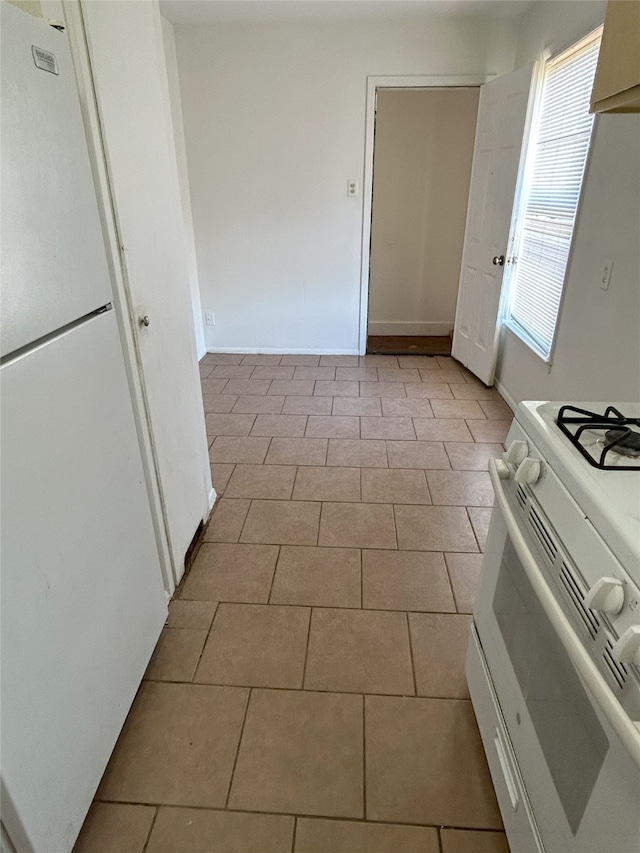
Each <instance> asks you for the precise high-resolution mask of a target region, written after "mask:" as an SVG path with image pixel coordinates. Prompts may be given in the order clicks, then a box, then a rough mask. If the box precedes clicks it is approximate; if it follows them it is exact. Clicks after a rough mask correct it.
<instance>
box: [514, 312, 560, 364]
mask: <svg viewBox="0 0 640 853" xmlns="http://www.w3.org/2000/svg"><path fill="white" fill-rule="evenodd" d="M502 325H503V326H504V328H505V329H506V330H507V331H508V332H510V333H511V335H513V337H515V338H517V339H518V340H519V341H520V342H521V343H523V344H524V345H525V346H526V347H527V349H529V350H531V352H532V353H533V354H534V355H535V356H537V357H538V358H539V359H540V361H542V362H543V363H544V364H546V365H547V369H548V370H551V363H552V360H551V353H546V352H545V351H544V350H543V349H542V347H541V346H540V345H539V344H537V343H536V342H535V341H534V340H533V338H532V337H531V336H530V335H528V334H527V333H526V332H525V330H524V329H523V328H522V327H521V326H518V325H517V324H516V323H514V322H513V321H511V320H503V322H502Z"/></svg>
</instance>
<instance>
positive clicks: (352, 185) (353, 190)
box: [347, 180, 360, 198]
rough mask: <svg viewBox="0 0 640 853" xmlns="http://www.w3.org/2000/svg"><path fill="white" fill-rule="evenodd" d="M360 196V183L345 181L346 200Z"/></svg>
mask: <svg viewBox="0 0 640 853" xmlns="http://www.w3.org/2000/svg"><path fill="white" fill-rule="evenodd" d="M359 195H360V181H354V180H350V181H347V198H357V197H358V196H359Z"/></svg>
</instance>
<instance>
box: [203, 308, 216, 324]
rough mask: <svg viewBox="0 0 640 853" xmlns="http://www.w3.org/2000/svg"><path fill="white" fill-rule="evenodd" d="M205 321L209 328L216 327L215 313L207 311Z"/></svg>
mask: <svg viewBox="0 0 640 853" xmlns="http://www.w3.org/2000/svg"><path fill="white" fill-rule="evenodd" d="M204 321H205V323H206V324H207V326H215V324H216V317H215V314H214V313H213V311H205V312H204Z"/></svg>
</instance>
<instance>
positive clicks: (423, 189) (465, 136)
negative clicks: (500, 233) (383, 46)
mask: <svg viewBox="0 0 640 853" xmlns="http://www.w3.org/2000/svg"><path fill="white" fill-rule="evenodd" d="M474 82H475V81H474ZM479 91H480V90H479V86H477V85H475V86H457V87H453V86H446V87H444V86H441V87H434V86H430V87H415V86H413V87H406V86H399V87H398V86H388V87H383V86H380V87H378V88H377V90H376V109H375V128H374V133H373V152H372V175H371V178H372V180H371V185H372V190H371V223H370V227H371V230H370V246H369V247H368V249H369V269H368V280H367V291H368V294H367V295H368V312H367V316H366V351H367V352H371V353H373V352H375V353H410V354H416V355H448V354H449V353H450V351H451V332H452V330H453V325H454V318H455V310H456V300H457V293H458V282H459V277H460V264H461V258H462V245H463V239H464V230H465V221H466V212H467V202H468V195H469V184H470V178H471V165H472V158H473V145H474V138H475V128H476V118H477V110H478V99H479ZM362 343H363V342H362V341H361V344H362Z"/></svg>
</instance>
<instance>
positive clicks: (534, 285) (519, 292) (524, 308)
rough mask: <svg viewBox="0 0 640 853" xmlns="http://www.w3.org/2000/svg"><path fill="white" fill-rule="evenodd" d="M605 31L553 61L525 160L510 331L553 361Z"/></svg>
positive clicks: (508, 317)
mask: <svg viewBox="0 0 640 853" xmlns="http://www.w3.org/2000/svg"><path fill="white" fill-rule="evenodd" d="M601 32H602V30H601V28H600V29H598V30H597V31H596V32H595V33H593V34H591V35H590V36H588V37H587V38H585V39H583V40H582V41H580V42H578V44H576V45H574V46H573V47H571V48H570V49H569V50H566V51H565V52H564V53H561V54H559V55H558V56H556V57H553V58H552V59H549V60H548V61H547V62H546V63H545V66H544V71H543V75H542V81H541V95H540V99H539V105H538V109H537V111H536V112H537V116H536V117H535V118H534V122H533V127H532V130H531V135H530V139H529V145H528V149H527V153H526V161H525V171H524V179H523V184H522V191H521V195H520V204H519V210H518V214H517V218H516V224H515V241H514V246H513V256H514V259H515V260H514V261H513V263H512V266H511V272H510V281H509V282H508V288H509V290H508V292H509V300H508V305H507V311H506V320H507V323H508V325H509V326H510V327H511V328H512V329H513V330H514V331H515V332H516V333H517V334H518V335H519V336H520V337H522V338H523V339H524V340H525V341H526V342H527V343H528V344H529V346H531V347H532V348H533V349H534V350H535V351H536V352H538V354H539V355H541V356H542V357H543V358H544V359H545V360H549V358H550V354H551V349H552V345H553V339H554V334H555V328H556V321H557V318H558V311H559V308H560V300H561V298H562V289H563V286H564V280H565V275H566V271H567V263H568V260H569V251H570V248H571V238H572V235H573V227H574V224H575V220H576V213H577V210H578V203H579V201H580V191H581V189H582V178H583V175H584V169H585V164H586V161H587V154H588V152H589V145H590V142H591V130H592V126H593V116H592V115H590V114H589V100H590V96H591V89H592V88H593V79H594V76H595V71H596V63H597V59H598V50H599V48H600V36H601Z"/></svg>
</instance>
